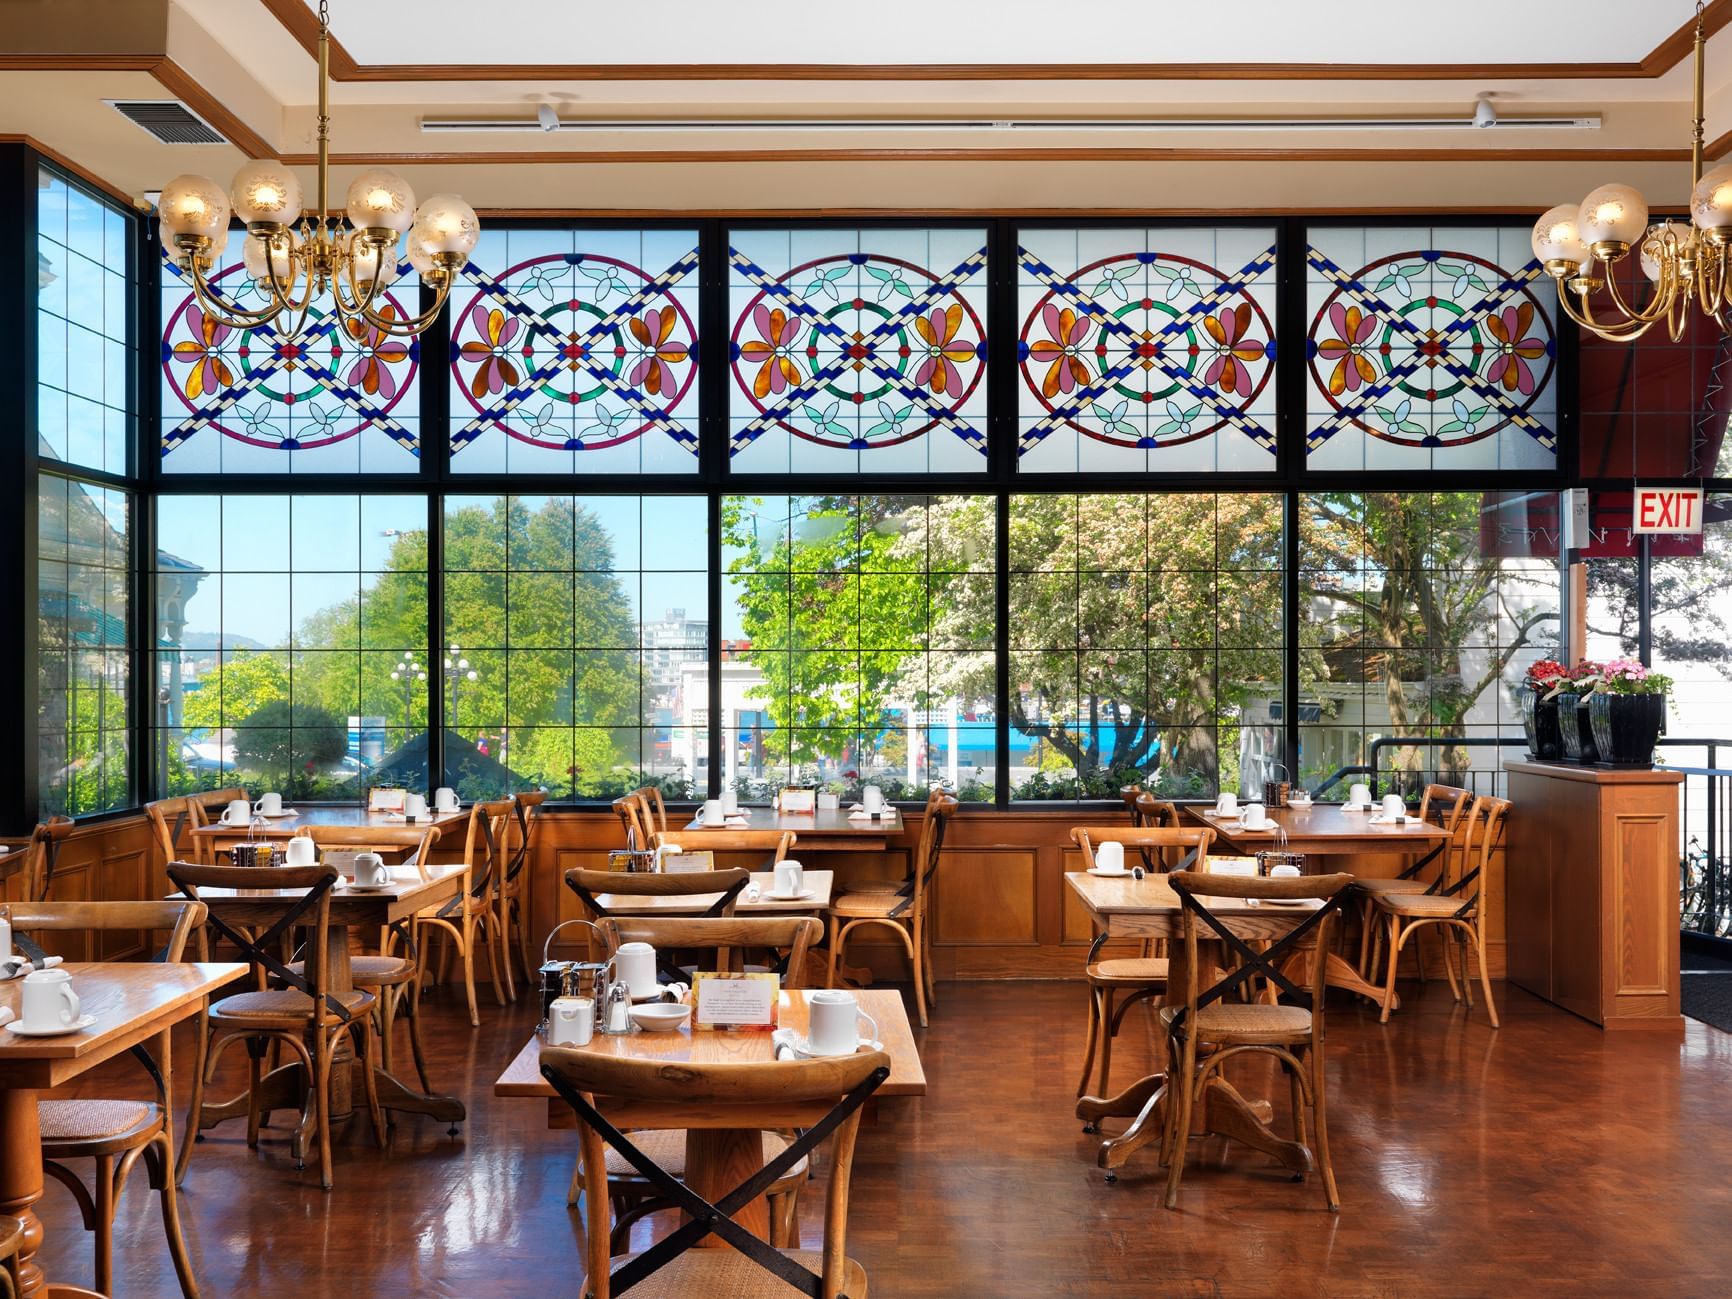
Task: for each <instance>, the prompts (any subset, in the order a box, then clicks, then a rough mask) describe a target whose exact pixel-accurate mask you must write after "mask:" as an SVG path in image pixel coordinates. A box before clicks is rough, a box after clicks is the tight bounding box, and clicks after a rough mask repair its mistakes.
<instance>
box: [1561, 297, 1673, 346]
mask: <svg viewBox="0 0 1732 1299" xmlns="http://www.w3.org/2000/svg"><path fill="white" fill-rule="evenodd" d="M1579 296H1580V298H1581V302H1580V304H1579V305H1572V304H1571V302H1570V299H1569V296H1568V295H1567V294H1560V295H1559V296H1558V301H1559V303H1561V304H1562V306H1563V309H1564V314H1565V315H1567V316H1568V317H1569V318H1570V319H1571V320H1573V321H1575V322H1576V324H1578V325H1580V326H1581V327H1582V328H1583V329H1586V330H1588V331H1589V332H1590V333H1594V334H1598V335H1599V336H1600V337H1601V338H1603V339H1606V340H1607V341H1608V342H1613V343H1618V342H1627V341H1629V340H1631V339H1636V338H1640V337H1641V336H1642V335H1643V334H1645V333H1647V332H1648V330H1649V329H1650V328H1651V327H1652V326H1653V321H1648V322H1647V323H1645V324H1644V323H1642V322H1639V321H1633V320H1620V321H1608V322H1606V323H1604V324H1602V323H1601V322H1599V321H1598V320H1595V319H1594V309H1593V307H1592V306H1591V305H1590V304H1589V302H1588V295H1587V294H1586V293H1583V294H1580V295H1579Z"/></svg>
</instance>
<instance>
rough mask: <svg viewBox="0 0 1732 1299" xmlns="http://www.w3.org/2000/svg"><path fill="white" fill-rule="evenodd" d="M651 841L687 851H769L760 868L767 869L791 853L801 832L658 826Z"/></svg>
mask: <svg viewBox="0 0 1732 1299" xmlns="http://www.w3.org/2000/svg"><path fill="white" fill-rule="evenodd" d="M648 842H649V843H651V844H653V845H654V846H655V847H658V848H659V847H662V846H663V845H664V844H665V845H669V846H672V847H676V848H679V849H680V850H682V851H684V852H768V853H769V854H770V858H769V860H768V861H766V862H764V863H763V864H762V865H760V866H759V867H758V868H757V869H759V870H766V871H767V870H774V869H775V867H776V863H777V862H779V861H781V860H782V859H783V858H785V857H786V856H787V855H788V850H789V849H790V848H792V847H793V846H794V845H795V844H796V843H797V842H799V836H797V835H796V834H795V833H794V831H792V830H658V831H656V832H655V834H654V836H653V837H652V838H651V839H650V840H648Z"/></svg>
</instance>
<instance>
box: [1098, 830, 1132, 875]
mask: <svg viewBox="0 0 1732 1299" xmlns="http://www.w3.org/2000/svg"><path fill="white" fill-rule="evenodd" d="M1095 869H1096V870H1098V871H1099V872H1100V873H1101V874H1103V875H1123V874H1124V873H1125V846H1124V844H1122V843H1120V842H1119V841H1118V840H1117V839H1108V840H1107V841H1106V842H1105V843H1103V844H1102V845H1101V846H1100V847H1099V848H1096V849H1095Z"/></svg>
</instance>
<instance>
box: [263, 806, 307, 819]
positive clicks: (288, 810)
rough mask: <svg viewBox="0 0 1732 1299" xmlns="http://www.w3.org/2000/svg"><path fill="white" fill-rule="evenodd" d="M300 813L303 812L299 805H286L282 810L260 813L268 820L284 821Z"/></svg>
mask: <svg viewBox="0 0 1732 1299" xmlns="http://www.w3.org/2000/svg"><path fill="white" fill-rule="evenodd" d="M300 814H301V809H300V808H298V807H285V808H284V809H283V810H282V811H280V812H260V813H259V815H260V816H262V817H263V818H264V819H265V820H267V821H284V820H287V819H288V818H289V817H291V816H299V815H300Z"/></svg>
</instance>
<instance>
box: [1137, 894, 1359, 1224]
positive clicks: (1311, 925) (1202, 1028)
mask: <svg viewBox="0 0 1732 1299" xmlns="http://www.w3.org/2000/svg"><path fill="white" fill-rule="evenodd" d="M1167 881H1168V883H1170V884H1171V885H1172V886H1173V891H1174V892H1175V893H1176V894H1178V897H1179V902H1180V908H1181V910H1180V915H1181V923H1182V925H1183V971H1182V974H1181V975H1180V978H1181V981H1182V983H1183V985H1184V1001H1183V1003H1182V1004H1177V1005H1169V1006H1166V1007H1163V1008H1162V1010H1161V1022H1162V1024H1163V1025H1164V1026H1165V1027H1166V1030H1167V1053H1168V1060H1169V1068H1168V1074H1167V1077H1168V1079H1169V1081H1168V1083H1167V1094H1166V1097H1165V1102H1166V1109H1165V1118H1166V1126H1165V1129H1164V1136H1163V1145H1164V1147H1165V1153H1166V1156H1167V1196H1166V1205H1167V1208H1169V1209H1171V1208H1175V1207H1176V1206H1177V1205H1178V1202H1179V1180H1180V1178H1182V1177H1183V1176H1184V1172H1185V1152H1186V1147H1187V1145H1188V1144H1189V1141H1190V1135H1191V1113H1192V1110H1193V1108H1194V1107H1195V1106H1196V1105H1197V1104H1199V1103H1201V1102H1203V1100H1204V1096H1205V1093H1206V1092H1207V1091H1208V1090H1209V1089H1210V1088H1211V1087H1212V1086H1213V1085H1214V1084H1215V1083H1216V1082H1217V1081H1219V1082H1221V1083H1224V1082H1225V1079H1224V1078H1223V1077H1222V1068H1223V1066H1225V1065H1226V1063H1227V1061H1229V1060H1232V1059H1235V1058H1237V1057H1238V1056H1241V1055H1266V1056H1273V1057H1274V1058H1275V1059H1276V1060H1277V1061H1279V1062H1280V1064H1281V1067H1282V1068H1283V1069H1284V1070H1285V1071H1286V1073H1287V1078H1288V1085H1289V1087H1290V1088H1291V1094H1292V1106H1293V1129H1294V1140H1296V1141H1297V1142H1298V1143H1299V1144H1300V1145H1302V1146H1308V1148H1309V1149H1310V1150H1311V1152H1312V1155H1313V1158H1314V1159H1315V1161H1316V1164H1317V1169H1318V1171H1319V1172H1320V1173H1321V1174H1322V1180H1323V1194H1324V1197H1325V1198H1326V1199H1327V1200H1328V1203H1329V1208H1330V1209H1331V1210H1332V1211H1334V1210H1339V1209H1340V1208H1341V1197H1340V1195H1339V1194H1338V1193H1337V1192H1336V1189H1335V1168H1334V1165H1333V1164H1331V1163H1330V1160H1329V1125H1328V1108H1327V1105H1326V1104H1325V1091H1326V1089H1325V1086H1324V1068H1323V1044H1324V1035H1323V994H1324V989H1325V986H1326V985H1325V982H1324V974H1325V966H1326V965H1327V962H1326V961H1325V960H1323V959H1322V954H1323V953H1324V952H1326V951H1327V950H1328V947H1329V930H1330V927H1331V926H1332V924H1333V923H1334V921H1335V919H1336V913H1337V912H1338V911H1339V910H1340V909H1341V907H1342V905H1343V904H1344V903H1345V902H1346V901H1347V899H1348V898H1349V897H1350V896H1351V894H1352V885H1353V877H1352V876H1351V875H1346V874H1339V875H1300V876H1296V877H1293V878H1288V879H1267V878H1263V877H1260V876H1241V875H1209V874H1204V873H1202V872H1200V871H1178V872H1175V873H1174V874H1172V875H1169V876H1168V877H1167ZM1203 898H1255V899H1257V900H1258V901H1259V902H1265V903H1266V902H1268V901H1269V900H1271V899H1274V900H1279V901H1293V900H1295V899H1302V898H1303V899H1312V900H1315V901H1316V902H1317V903H1319V905H1318V906H1317V908H1316V909H1315V910H1312V911H1310V912H1309V914H1304V915H1303V917H1302V918H1301V917H1299V916H1295V917H1294V919H1295V923H1294V924H1293V925H1292V927H1291V928H1289V929H1287V930H1286V932H1285V933H1282V934H1280V935H1279V936H1278V937H1275V938H1274V940H1273V941H1272V942H1270V943H1268V945H1267V946H1266V947H1263V948H1262V950H1260V951H1259V950H1255V949H1253V948H1252V947H1251V946H1250V945H1249V944H1248V943H1247V942H1246V940H1245V939H1244V938H1242V937H1240V935H1239V934H1237V933H1235V932H1234V931H1233V930H1232V929H1231V928H1230V927H1229V926H1228V925H1227V924H1226V923H1225V922H1224V921H1223V920H1222V919H1221V918H1220V917H1219V916H1217V915H1216V914H1215V913H1214V912H1213V911H1211V910H1210V909H1209V907H1208V906H1207V905H1206V904H1205V903H1203V902H1202V901H1200V900H1199V899H1203ZM1269 910H1270V912H1271V914H1279V913H1278V912H1276V910H1275V908H1274V907H1271V908H1269ZM1289 914H1292V913H1289ZM1209 940H1219V941H1221V942H1222V943H1224V944H1225V946H1226V950H1227V953H1228V956H1229V959H1232V960H1236V962H1237V966H1236V968H1235V969H1233V970H1232V971H1231V972H1230V973H1228V974H1226V975H1225V976H1224V977H1222V978H1220V979H1219V980H1217V981H1216V982H1214V983H1213V984H1210V985H1209V986H1207V987H1205V986H1203V984H1202V963H1201V961H1200V960H1199V954H1198V949H1197V944H1198V942H1199V941H1209ZM1307 948H1314V949H1315V952H1316V955H1315V957H1314V958H1313V959H1312V960H1311V961H1310V963H1309V964H1310V970H1311V981H1310V986H1309V987H1308V988H1300V987H1298V986H1297V985H1295V984H1294V983H1293V982H1291V981H1290V980H1289V979H1288V978H1287V977H1286V976H1285V975H1284V974H1283V973H1282V972H1281V970H1282V966H1283V964H1284V963H1285V962H1286V960H1287V958H1288V957H1290V956H1292V955H1293V954H1294V953H1295V952H1299V951H1303V950H1305V949H1307ZM1257 978H1262V979H1267V980H1268V981H1269V982H1270V983H1271V984H1272V985H1274V986H1275V987H1276V988H1278V989H1280V991H1282V992H1283V993H1285V994H1286V995H1287V997H1288V998H1289V999H1290V1001H1291V1003H1292V1004H1287V1005H1282V1004H1276V1003H1270V1002H1262V1001H1253V1002H1241V1001H1238V1000H1236V999H1230V998H1234V997H1235V996H1236V994H1237V993H1238V992H1239V990H1240V989H1241V988H1244V987H1246V986H1248V985H1249V984H1250V982H1251V981H1252V980H1253V979H1257ZM1307 1111H1309V1112H1310V1115H1311V1120H1312V1124H1311V1140H1310V1141H1309V1142H1308V1141H1307V1138H1306V1124H1305V1115H1306V1112H1307Z"/></svg>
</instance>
